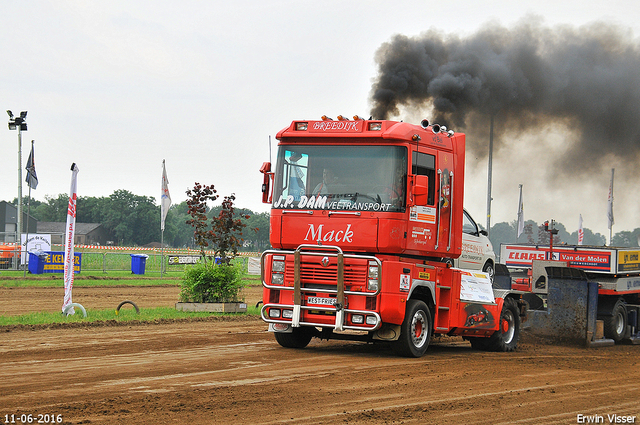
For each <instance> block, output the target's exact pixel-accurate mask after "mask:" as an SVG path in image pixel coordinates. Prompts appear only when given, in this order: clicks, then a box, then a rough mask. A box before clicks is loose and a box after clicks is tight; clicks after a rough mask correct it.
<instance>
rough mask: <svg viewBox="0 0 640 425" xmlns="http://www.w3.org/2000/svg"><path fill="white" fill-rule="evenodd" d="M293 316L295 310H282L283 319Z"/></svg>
mask: <svg viewBox="0 0 640 425" xmlns="http://www.w3.org/2000/svg"><path fill="white" fill-rule="evenodd" d="M292 317H293V310H282V318H283V319H291V318H292Z"/></svg>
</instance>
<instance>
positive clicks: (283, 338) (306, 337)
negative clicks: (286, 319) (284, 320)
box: [274, 327, 314, 348]
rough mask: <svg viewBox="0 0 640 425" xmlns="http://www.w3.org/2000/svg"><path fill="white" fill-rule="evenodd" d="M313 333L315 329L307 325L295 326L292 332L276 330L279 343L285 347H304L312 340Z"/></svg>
mask: <svg viewBox="0 0 640 425" xmlns="http://www.w3.org/2000/svg"><path fill="white" fill-rule="evenodd" d="M313 334H314V332H313V329H312V328H307V327H302V328H293V332H291V333H285V332H274V335H275V337H276V341H278V344H280V345H281V346H283V347H285V348H304V347H306V346H307V345H309V342H311V338H313Z"/></svg>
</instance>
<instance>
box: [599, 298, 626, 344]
mask: <svg viewBox="0 0 640 425" xmlns="http://www.w3.org/2000/svg"><path fill="white" fill-rule="evenodd" d="M602 320H603V322H604V336H605V337H607V338H610V339H612V340H614V341H615V342H620V341H622V337H623V336H624V332H625V330H626V329H627V309H626V307H625V304H624V301H623V300H622V299H618V301H616V303H615V304H614V305H613V308H612V309H611V316H602Z"/></svg>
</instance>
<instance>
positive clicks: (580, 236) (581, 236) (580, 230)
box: [578, 214, 584, 245]
mask: <svg viewBox="0 0 640 425" xmlns="http://www.w3.org/2000/svg"><path fill="white" fill-rule="evenodd" d="M583 240H584V229H583V228H582V214H580V220H579V221H578V245H582V241H583Z"/></svg>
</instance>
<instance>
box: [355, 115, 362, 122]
mask: <svg viewBox="0 0 640 425" xmlns="http://www.w3.org/2000/svg"><path fill="white" fill-rule="evenodd" d="M353 120H354V121H360V120H362V121H364V118H362V117H361V116H360V115H354V116H353Z"/></svg>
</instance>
